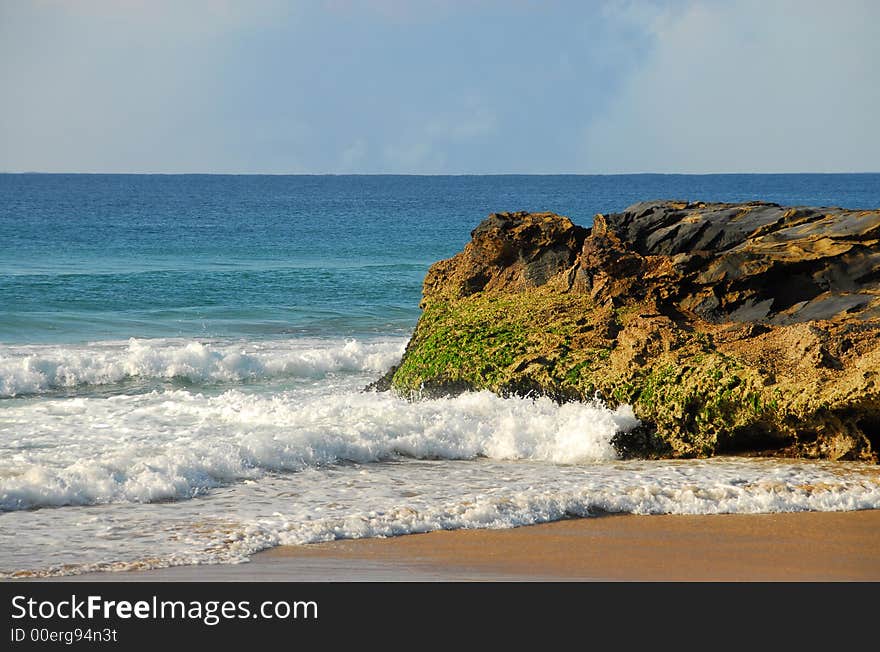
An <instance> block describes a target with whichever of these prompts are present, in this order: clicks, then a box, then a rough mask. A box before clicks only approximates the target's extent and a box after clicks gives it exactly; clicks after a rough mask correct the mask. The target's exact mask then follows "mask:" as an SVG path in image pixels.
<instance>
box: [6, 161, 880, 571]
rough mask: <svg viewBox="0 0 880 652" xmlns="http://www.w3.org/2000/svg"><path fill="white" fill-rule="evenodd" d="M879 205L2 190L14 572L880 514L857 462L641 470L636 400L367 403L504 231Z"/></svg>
mask: <svg viewBox="0 0 880 652" xmlns="http://www.w3.org/2000/svg"><path fill="white" fill-rule="evenodd" d="M676 196H677V197H687V198H691V199H696V198H702V199H715V200H719V199H721V200H724V199H726V200H747V199H755V198H763V199H770V200H776V201H780V202H784V203H800V204H838V205H845V206H850V207H870V206H877V205H880V175H828V176H815V175H753V176H731V177H717V176H708V177H664V176H656V175H647V176H634V177H439V178H435V177H425V178H422V177H412V178H411V177H387V178H386V177H368V178H361V177H340V178H336V177H329V178H324V177H317V178H313V177H281V178H275V177H244V178H239V177H149V176H146V177H129V176H124V175H122V176H118V177H116V176H113V177H105V176H100V175H99V176H90V175H85V176H66V175H0V198H2V200H3V201H0V229H2V232H0V236H2V237H0V248H2V249H0V576H3V577H8V576H11V575H16V574H36V575H53V574H71V573H80V572H84V571H87V570H96V569H117V570H119V569H127V568H143V567H161V566H169V565H177V564H190V563H231V562H240V561H244V560H246V559H247V558H248V556H249V555H251V554H252V553H254V552H255V551H257V550H261V549H265V548H267V547H271V546H275V545H278V544H283V543H309V542H315V541H326V540H331V539H336V538H352V537H377V536H392V535H398V534H405V533H409V532H425V531H429V530H436V529H449V528H505V527H514V526H518V525H525V524H531V523H539V522H546V521H552V520H556V519H560V518H565V517H567V516H590V515H592V514H597V513H604V512H629V513H639V514H659V513H684V514H713V513H743V512H751V513H755V512H778V511H798V510H825V511H828V510H832V511H840V510H854V509H877V508H880V472H878V468H877V467H875V466H870V465H863V464H855V463H827V462H799V461H780V460H761V459H737V458H723V459H714V460H703V461H694V460H691V461H655V462H647V461H626V462H624V461H620V460H617V459H616V456H615V453H614V449H613V447H612V446H611V443H610V442H611V438H612V437H613V435H614V434H615V433H616V432H618V431H620V430H625V429H628V428H632V427H634V426H635V425H636V423H637V421H636V420H635V418H634V417H633V415H632V413H631V411H630V409H629V408H628V407H627V406H622V407H620V408H618V409H616V410H609V409H607V408H606V407H605V406H603V405H601V404H569V405H564V406H558V405H555V404H553V403H552V402H550V401H548V400H545V399H537V400H531V399H523V398H508V399H502V398H499V397H497V396H494V395H491V394H489V393H473V394H465V395H462V396H460V397H457V398H454V399H440V400H423V401H405V400H402V399H400V398H397V397H395V396H393V395H390V394H375V393H371V392H366V393H365V392H363V391H361V390H362V388H363V387H364V386H365V385H366V384H367V383H369V382H370V381H372V380H374V379H376V378H377V377H378V376H380V375H381V374H382V373H383V372H384V371H385V370H386V369H388V368H389V367H390V366H391V365H392V364H394V363H395V362H396V361H398V360H399V358H400V355H401V354H402V351H403V348H404V346H405V344H406V341H407V336H408V333H409V332H410V331H411V329H412V328H413V326H414V325H415V321H416V319H417V317H418V299H419V287H420V283H421V279H422V277H423V276H424V272H425V271H426V269H427V266H428V265H429V264H430V263H431V262H433V261H434V260H437V259H439V258H443V257H446V256H449V255H451V254H453V253H455V252H456V251H457V250H459V249H460V248H461V246H462V245H463V244H464V242H465V241H466V240H467V235H468V232H469V231H470V229H472V228H473V227H474V226H475V225H476V224H477V223H478V222H479V220H480V219H481V218H482V217H483V216H484V215H485V214H486V213H488V212H489V211H491V210H501V209H529V210H556V211H558V212H560V213H564V214H569V215H571V216H572V217H573V218H575V220H576V221H578V222H580V223H582V224H589V221H590V219H591V215H592V214H593V213H594V212H597V211H609V210H617V209H620V208H623V207H624V206H626V205H627V204H629V203H632V202H633V201H636V200H639V199H645V198H650V197H676Z"/></svg>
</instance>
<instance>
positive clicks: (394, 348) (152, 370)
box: [0, 338, 405, 397]
mask: <svg viewBox="0 0 880 652" xmlns="http://www.w3.org/2000/svg"><path fill="white" fill-rule="evenodd" d="M404 345H405V340H403V339H402V338H397V339H393V340H386V341H371V342H359V341H356V340H337V341H333V340H329V341H328V340H303V339H296V340H267V341H251V342H238V341H236V342H200V341H193V340H176V339H156V340H138V339H131V340H129V341H128V342H97V343H93V344H88V345H63V346H62V345H39V346H38V345H31V346H0V397H14V396H21V395H28V394H40V393H45V392H50V391H53V390H58V389H67V388H74V387H78V386H80V385H111V384H116V383H121V382H124V381H127V380H131V379H158V380H171V379H179V380H186V381H190V382H194V383H202V384H204V383H228V382H240V381H245V380H260V379H267V378H274V377H294V378H295V377H304V378H320V377H322V376H325V375H327V374H329V373H340V372H369V373H373V374H380V373H382V372H384V371H385V370H387V369H388V368H389V367H390V366H391V365H393V364H395V363H396V362H397V361H398V360H399V359H400V356H401V355H402V353H403V348H404Z"/></svg>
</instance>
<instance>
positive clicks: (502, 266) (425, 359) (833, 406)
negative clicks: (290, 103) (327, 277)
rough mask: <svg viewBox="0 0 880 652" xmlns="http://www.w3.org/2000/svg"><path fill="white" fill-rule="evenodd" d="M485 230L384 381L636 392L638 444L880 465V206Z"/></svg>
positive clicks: (619, 396)
mask: <svg viewBox="0 0 880 652" xmlns="http://www.w3.org/2000/svg"><path fill="white" fill-rule="evenodd" d="M471 235H472V240H471V242H470V243H468V245H467V246H466V247H465V249H464V251H462V252H461V253H459V254H457V255H456V256H454V257H453V258H451V259H449V260H445V261H441V262H438V263H437V264H435V265H434V266H432V267H431V269H430V270H429V272H428V274H427V277H426V279H425V284H424V298H423V300H422V304H421V307H422V309H423V314H422V317H421V318H420V320H419V323H418V325H417V327H416V330H415V332H414V334H413V337H412V339H411V341H410V343H409V345H408V347H407V350H406V353H405V355H404V358H403V360H402V361H401V364H400V365H399V367H396V368H395V369H393V370H391V372H389V374H388V376H387V377H386V378H385V381H384V384H385V385H386V386H390V387H393V388H394V389H395V390H396V391H398V392H401V393H404V394H423V395H424V394H426V393H427V394H449V393H456V392H460V391H463V390H467V389H490V390H493V391H496V392H499V393H502V394H514V393H516V394H528V393H533V394H534V393H540V394H544V395H549V396H552V397H554V398H555V399H557V400H560V401H566V400H592V399H594V398H597V397H598V398H601V399H602V400H604V401H606V402H607V403H610V404H616V403H621V402H627V403H631V404H632V405H633V407H634V409H635V411H636V414H637V415H638V416H639V417H640V419H642V421H643V424H644V426H643V427H642V428H640V429H638V430H637V431H634V432H631V433H626V434H623V435H621V436H619V437H618V440H617V441H616V442H615V443H616V445H617V447H618V449H619V450H620V451H621V452H622V453H623V454H628V455H660V456H695V455H712V454H717V453H724V452H737V453H762V454H784V455H800V456H811V457H828V458H833V459H841V458H844V459H873V460H876V450H877V448H878V446H880V245H878V242H880V211H852V210H843V209H839V208H786V207H782V206H778V205H776V204H768V203H763V202H751V203H747V204H709V203H702V202H699V203H688V202H674V201H663V202H645V203H640V204H636V205H634V206H632V207H630V208H628V209H626V210H625V211H624V212H622V213H617V214H611V215H597V216H596V217H595V220H594V224H593V227H592V228H591V229H585V228H582V227H579V226H576V225H574V224H573V223H572V222H571V221H570V220H569V219H567V218H565V217H561V216H558V215H555V214H552V213H500V214H493V215H490V216H489V217H488V218H487V219H486V220H485V221H483V223H482V224H480V225H479V226H478V227H477V228H476V229H475V230H474V231H473V232H472V234H471ZM381 384H382V383H380V384H379V386H381Z"/></svg>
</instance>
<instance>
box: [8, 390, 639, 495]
mask: <svg viewBox="0 0 880 652" xmlns="http://www.w3.org/2000/svg"><path fill="white" fill-rule="evenodd" d="M637 424H638V420H637V419H636V418H635V416H634V415H633V413H632V410H631V408H629V406H621V407H619V408H617V409H616V410H609V409H607V408H606V407H604V406H603V405H601V404H599V403H569V404H565V405H561V406H560V405H557V404H555V403H553V402H552V401H550V400H549V399H546V398H538V399H526V398H500V397H498V396H496V395H494V394H491V393H489V392H479V393H468V394H464V395H461V396H458V397H456V398H448V399H435V400H425V401H416V402H410V401H406V400H403V399H400V398H397V397H395V396H393V395H392V394H376V393H372V392H352V391H340V392H337V393H335V394H329V395H328V394H327V393H326V392H321V393H319V394H316V395H308V394H306V393H303V392H293V393H279V394H275V395H271V396H259V395H254V394H247V393H244V392H242V391H239V390H230V391H227V392H224V393H223V394H221V395H219V396H204V395H202V394H194V393H191V392H188V391H184V390H174V391H163V392H152V393H149V394H145V395H136V396H114V397H110V398H77V399H66V400H43V401H41V402H35V403H28V404H24V405H19V406H11V407H7V409H6V410H5V411H4V412H3V414H2V416H0V444H2V445H0V452H2V459H3V460H4V461H2V462H0V509H2V510H5V511H9V510H19V509H29V508H35V507H41V506H50V505H51V506H59V505H88V504H95V503H113V502H151V501H157V500H181V499H186V498H192V497H194V496H197V495H200V494H203V493H204V492H205V491H207V490H209V489H211V488H213V487H218V486H220V485H223V484H227V483H231V482H236V481H241V480H247V479H254V478H259V477H261V476H263V475H264V474H266V473H273V472H295V471H301V470H303V469H306V468H322V467H326V466H329V465H335V464H339V463H345V462H356V463H367V462H375V461H382V460H389V459H395V458H418V459H447V460H460V459H473V458H478V457H485V458H491V459H497V460H533V461H534V460H540V461H547V462H554V463H562V464H573V463H578V462H583V461H590V460H603V459H604V460H608V459H614V458H615V451H614V448H613V446H612V445H611V438H612V437H613V436H614V434H615V433H616V432H618V431H621V430H627V429H630V428H632V427H634V426H635V425H637Z"/></svg>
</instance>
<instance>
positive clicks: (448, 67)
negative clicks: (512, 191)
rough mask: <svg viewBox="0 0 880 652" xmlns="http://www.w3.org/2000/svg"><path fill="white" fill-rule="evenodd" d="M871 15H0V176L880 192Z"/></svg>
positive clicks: (361, 9)
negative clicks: (781, 176) (852, 179)
mask: <svg viewBox="0 0 880 652" xmlns="http://www.w3.org/2000/svg"><path fill="white" fill-rule="evenodd" d="M877 25H880V2H875V1H873V0H835V1H833V2H832V1H829V0H821V1H811V0H789V1H783V0H763V1H762V0H725V1H721V0H717V1H713V0H704V1H700V2H697V1H690V0H666V1H660V0H657V1H652V0H641V1H638V2H636V1H624V0H609V1H607V2H603V1H599V0H596V1H592V2H591V1H590V0H583V1H573V2H553V1H545V2H539V1H526V0H521V1H516V0H513V1H508V2H500V1H499V2H489V1H479V0H472V1H470V2H468V1H461V2H453V1H451V0H450V1H446V2H442V1H439V0H438V1H434V2H429V1H417V0H414V1H411V2H404V1H403V0H372V1H371V0H361V1H345V0H335V1H330V0H327V1H317V0H315V1H311V2H310V1H303V2H280V1H276V0H250V1H248V2H244V1H241V2H237V1H232V0H192V1H187V0H176V1H175V0H76V1H74V0H31V1H26V0H0V95H2V102H0V170H2V171H42V172H51V171H55V172H217V173H226V172H229V173H417V174H436V173H439V174H446V173H450V174H460V173H477V174H479V173H628V172H686V173H708V172H859V171H880V126H878V122H880V121H878V118H877V115H878V114H880V39H878V38H877Z"/></svg>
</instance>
